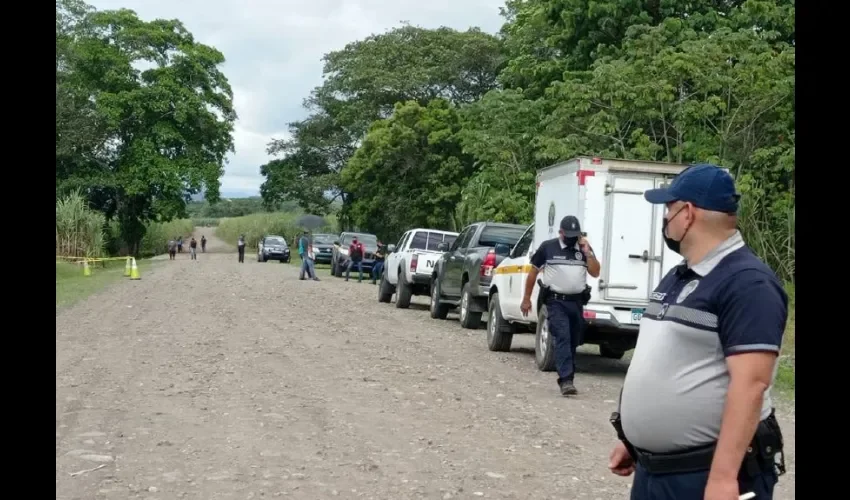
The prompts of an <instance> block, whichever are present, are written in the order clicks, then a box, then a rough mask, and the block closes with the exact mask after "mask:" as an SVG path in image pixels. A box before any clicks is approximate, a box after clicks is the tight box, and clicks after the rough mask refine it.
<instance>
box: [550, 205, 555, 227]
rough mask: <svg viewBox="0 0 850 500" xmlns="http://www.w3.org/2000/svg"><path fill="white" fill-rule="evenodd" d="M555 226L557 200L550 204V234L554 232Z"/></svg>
mask: <svg viewBox="0 0 850 500" xmlns="http://www.w3.org/2000/svg"><path fill="white" fill-rule="evenodd" d="M554 227H555V202H554V201H553V202H552V203H550V204H549V234H552V232H553V229H554Z"/></svg>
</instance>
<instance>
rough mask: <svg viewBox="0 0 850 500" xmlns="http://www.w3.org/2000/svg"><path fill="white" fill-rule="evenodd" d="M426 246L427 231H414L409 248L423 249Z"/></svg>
mask: <svg viewBox="0 0 850 500" xmlns="http://www.w3.org/2000/svg"><path fill="white" fill-rule="evenodd" d="M427 246H428V232H427V231H416V232H414V233H413V237H412V238H411V240H410V248H412V249H414V250H425V248H427Z"/></svg>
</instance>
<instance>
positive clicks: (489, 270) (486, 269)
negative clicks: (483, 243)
mask: <svg viewBox="0 0 850 500" xmlns="http://www.w3.org/2000/svg"><path fill="white" fill-rule="evenodd" d="M494 267H496V249H495V248H491V249H490V251H489V252H487V255H485V256H484V260H483V261H482V262H481V276H490V275H491V274H493V268H494Z"/></svg>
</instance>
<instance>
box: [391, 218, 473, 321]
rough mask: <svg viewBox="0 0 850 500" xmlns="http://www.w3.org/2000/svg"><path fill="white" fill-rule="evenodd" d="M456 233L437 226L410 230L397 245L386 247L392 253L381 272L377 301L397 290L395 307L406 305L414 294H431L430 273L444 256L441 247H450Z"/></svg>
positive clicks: (407, 305)
mask: <svg viewBox="0 0 850 500" xmlns="http://www.w3.org/2000/svg"><path fill="white" fill-rule="evenodd" d="M457 235H458V233H453V232H450V231H439V230H437V229H421V228H418V229H411V230H410V231H407V232H406V233H404V235H403V236H402V237H401V239H400V240H399V242H398V246H395V245H389V246H388V247H387V250H389V251H390V252H391V253H390V254H389V255H388V256H387V259H386V262H385V263H384V272H383V273H382V274H381V284H380V286H379V287H378V302H384V303H389V302H390V301H391V300H392V296H393V293H396V294H397V296H396V301H395V306H396V307H398V308H407V307H409V306H410V299H411V298H413V296H414V295H430V294H431V273H432V272H433V271H434V264H436V262H437V260H438V259H439V258H440V257H441V256H442V255H443V251H442V250H440V248H446V247H448V246H451V245H452V243H454V241H455V238H457ZM443 243H445V245H443Z"/></svg>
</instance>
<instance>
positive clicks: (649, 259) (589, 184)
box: [487, 157, 685, 371]
mask: <svg viewBox="0 0 850 500" xmlns="http://www.w3.org/2000/svg"><path fill="white" fill-rule="evenodd" d="M684 168H685V166H684V165H677V164H670V163H657V162H639V161H628V160H609V159H604V158H589V157H580V158H575V159H573V160H570V161H567V162H564V163H559V164H557V165H552V166H551V167H547V168H545V169H542V170H540V171H539V172H538V174H537V197H536V198H537V199H536V201H535V208H534V224H532V225H531V226H529V228H528V230H527V231H526V232H525V234H523V236H522V237H521V238H520V240H519V241H518V242H517V244H516V245H515V246H514V248H513V249H511V252H510V254H509V255H508V258H506V259H504V260H503V261H502V262H501V263H499V266H498V267H496V269H494V270H493V280H492V282H491V284H490V299H489V305H488V311H487V312H488V314H489V318H488V321H487V347H488V348H489V349H490V350H491V351H508V350H510V348H511V341H512V339H513V335H514V334H515V333H526V332H528V333H534V334H535V335H536V339H535V343H534V344H535V349H534V351H535V360H536V362H537V367H538V368H539V369H540V370H542V371H551V370H553V369H554V367H555V363H554V356H553V347H552V337H551V336H550V335H549V328H548V324H547V323H548V322H547V314H546V313H547V311H546V306H545V304H541V303H540V301H539V299H538V288H539V286H538V285H534V289H533V292H532V296H531V311H529V314H528V316H523V315H522V312H521V310H520V304H521V303H522V295H523V292H524V290H525V281H526V279H527V277H528V274H529V272H530V271H531V264H530V262H529V260H530V258H531V255H532V254H533V253H534V251H535V250H536V249H537V247H539V246H540V244H541V243H543V242H544V241H546V240H548V239H551V238H557V237H558V224H559V223H560V220H561V218H562V217H564V216H565V215H575V216H576V217H578V219H579V221H580V222H581V228H582V230H584V231H585V232H586V233H585V234H586V236H587V238H588V240H589V242H590V244H591V245H592V246H593V251H594V253H595V254H596V256H597V258H598V259H599V260H600V263H601V264H602V274H601V275H600V276H599V278H598V279H597V278H592V277H590V276H588V281H587V284H588V285H590V286H591V287H592V292H591V299H590V302H589V303H588V304H587V305H586V306H585V307H584V319H585V324H586V326H585V330H584V335H583V340H584V343H588V344H597V345H599V353H600V354H601V355H602V356H603V357H606V358H613V359H619V358H621V357H622V356H623V355H624V354H625V352H626V351H628V350H630V349H633V348H634V346H635V344H636V342H637V333H638V325H639V324H640V320H641V317H642V316H643V311H644V309H645V308H646V306H647V305H648V304H649V295H650V293H652V291H653V290H654V289H655V287H656V286H657V285H658V283H659V281H661V278H662V277H663V276H664V275H665V274H666V273H667V271H669V270H670V269H672V268H673V266H675V265H677V264H678V263H679V262H681V260H682V256H681V255H679V254H677V253H674V252H672V251H670V250H669V249H668V248H666V247H665V246H664V241H663V240H662V237H661V222H662V219H663V217H664V208H663V207H659V206H658V205H652V204H650V203H647V202H646V201H645V200H644V199H643V192H644V191H646V190H647V189H653V188H657V187H659V186H661V185H663V184H664V183H666V182H669V181H670V180H671V179H672V178H673V177H674V176H675V175H676V174H678V173H679V172H680V171H682V170H683V169H684Z"/></svg>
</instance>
